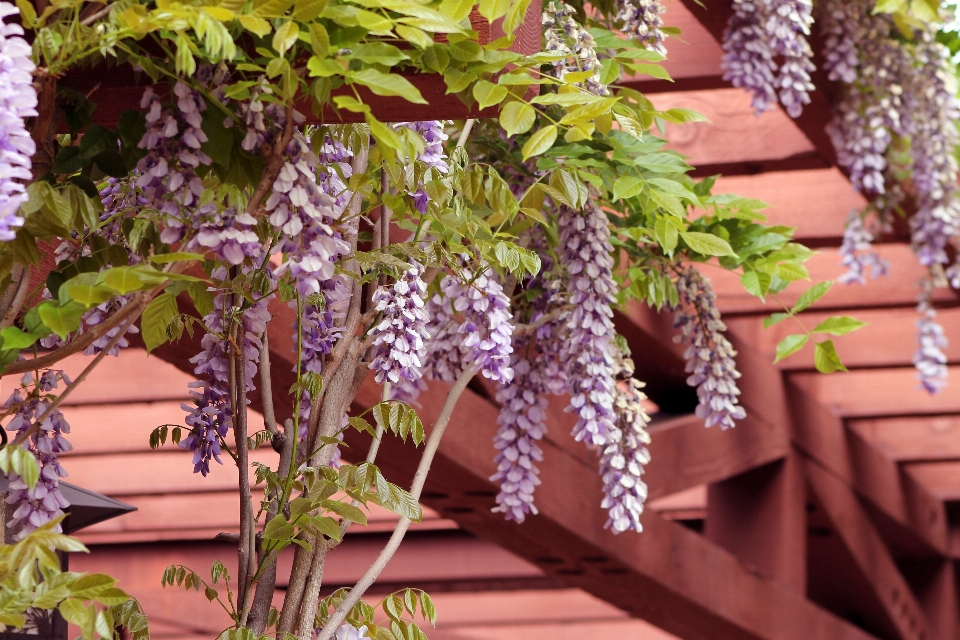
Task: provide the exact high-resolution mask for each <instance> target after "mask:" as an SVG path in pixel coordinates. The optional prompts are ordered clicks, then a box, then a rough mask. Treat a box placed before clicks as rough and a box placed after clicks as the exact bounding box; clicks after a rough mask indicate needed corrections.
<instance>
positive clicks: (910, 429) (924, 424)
mask: <svg viewBox="0 0 960 640" xmlns="http://www.w3.org/2000/svg"><path fill="white" fill-rule="evenodd" d="M847 427H848V428H849V429H851V430H852V431H854V432H856V433H857V434H859V435H860V437H861V438H863V439H864V440H866V441H867V442H869V443H870V446H872V447H875V448H876V449H877V450H879V451H880V452H881V453H882V454H883V455H885V456H886V457H888V458H890V459H891V460H896V461H898V462H918V461H933V460H950V459H952V460H960V416H955V415H952V416H923V417H913V416H912V417H909V418H864V419H856V420H848V421H847Z"/></svg>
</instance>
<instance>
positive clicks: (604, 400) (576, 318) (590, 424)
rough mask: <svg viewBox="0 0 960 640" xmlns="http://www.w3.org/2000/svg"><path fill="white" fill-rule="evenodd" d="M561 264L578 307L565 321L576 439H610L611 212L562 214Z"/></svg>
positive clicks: (565, 357) (613, 285) (572, 301)
mask: <svg viewBox="0 0 960 640" xmlns="http://www.w3.org/2000/svg"><path fill="white" fill-rule="evenodd" d="M559 225H560V247H561V253H560V256H559V258H560V262H561V264H562V266H563V267H564V268H565V269H566V273H567V276H568V280H567V290H568V292H569V303H570V305H571V306H572V310H571V311H570V313H569V315H568V316H566V318H565V320H566V322H565V330H566V331H565V340H564V342H565V345H566V348H565V351H564V355H563V360H564V361H565V362H566V376H567V383H568V385H569V388H570V396H571V397H570V410H572V411H573V412H574V413H576V414H577V424H576V425H575V426H574V428H573V437H574V438H576V439H577V440H578V441H583V442H585V443H587V444H589V445H596V446H598V447H603V446H605V445H607V444H608V443H610V442H611V441H612V438H613V435H612V434H613V433H614V429H615V424H614V414H613V397H614V389H615V387H616V381H615V375H616V374H615V372H614V368H613V351H614V345H613V339H614V335H615V333H616V331H615V329H614V327H613V308H612V306H613V304H614V302H616V291H617V285H616V282H615V281H614V279H613V273H612V268H613V257H612V255H611V254H612V252H613V247H612V246H611V245H610V229H609V227H608V224H607V219H606V215H605V214H604V213H603V211H602V210H600V209H599V208H597V207H594V208H591V209H589V210H587V211H586V212H579V211H573V210H569V209H564V210H563V211H562V212H561V214H560V219H559Z"/></svg>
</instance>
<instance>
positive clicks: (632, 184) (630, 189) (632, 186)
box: [613, 175, 645, 200]
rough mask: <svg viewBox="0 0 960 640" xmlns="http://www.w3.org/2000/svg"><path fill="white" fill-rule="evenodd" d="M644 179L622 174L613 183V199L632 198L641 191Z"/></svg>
mask: <svg viewBox="0 0 960 640" xmlns="http://www.w3.org/2000/svg"><path fill="white" fill-rule="evenodd" d="M644 184H645V181H644V179H643V178H638V177H637V176H631V175H623V176H620V177H619V178H617V181H616V182H614V183H613V199H614V200H621V199H623V198H632V197H633V196H635V195H637V194H638V193H640V192H641V191H643V185H644Z"/></svg>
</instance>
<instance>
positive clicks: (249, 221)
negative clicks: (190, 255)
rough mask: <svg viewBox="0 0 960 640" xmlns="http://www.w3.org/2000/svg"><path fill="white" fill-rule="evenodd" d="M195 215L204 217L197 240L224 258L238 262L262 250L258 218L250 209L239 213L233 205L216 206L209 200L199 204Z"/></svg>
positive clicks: (198, 229) (227, 261) (240, 262)
mask: <svg viewBox="0 0 960 640" xmlns="http://www.w3.org/2000/svg"><path fill="white" fill-rule="evenodd" d="M201 210H204V211H201ZM196 217H197V218H200V219H201V220H203V221H202V222H200V223H199V225H198V227H197V236H196V239H195V242H196V243H197V244H198V245H200V246H201V247H206V248H207V249H210V250H211V251H213V252H214V253H215V254H216V255H217V258H219V259H220V260H222V261H223V262H226V263H228V264H232V265H239V264H242V263H243V261H244V260H246V259H247V258H255V257H257V256H258V255H260V254H262V253H263V247H262V246H261V244H260V238H259V237H258V236H257V232H256V231H254V227H255V226H256V224H257V220H256V218H254V217H253V216H251V215H250V214H249V213H246V212H244V213H240V214H238V213H237V210H236V209H234V208H231V209H227V210H225V211H218V210H217V206H216V205H215V204H213V203H210V204H206V205H203V206H202V207H198V209H197V216H196ZM191 245H192V243H190V245H188V248H189V247H190V246H191Z"/></svg>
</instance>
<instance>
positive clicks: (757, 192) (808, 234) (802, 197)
mask: <svg viewBox="0 0 960 640" xmlns="http://www.w3.org/2000/svg"><path fill="white" fill-rule="evenodd" d="M714 192H715V193H735V194H737V195H740V196H744V197H748V198H756V199H758V200H763V201H764V202H767V203H769V204H770V207H769V208H767V209H764V210H763V213H764V214H766V216H767V221H768V223H769V224H775V225H784V226H787V227H796V229H797V231H796V234H795V237H796V238H800V239H802V240H803V241H805V242H809V241H811V240H814V241H817V243H818V244H820V245H821V246H822V244H823V243H824V242H825V241H831V242H838V240H839V239H840V238H841V237H842V236H843V223H844V220H846V217H847V214H848V213H850V211H852V210H854V209H860V208H862V207H864V206H865V205H866V200H864V198H863V196H861V195H860V194H859V193H857V192H856V191H854V190H853V187H851V186H850V181H849V180H847V178H846V176H844V175H843V174H842V173H840V171H839V170H838V169H836V168H835V167H834V168H830V169H811V170H796V171H790V172H789V173H782V172H775V173H764V174H762V175H756V176H749V175H740V176H729V175H727V174H724V175H723V176H721V177H720V178H719V179H718V180H717V183H716V185H715V187H714ZM813 193H815V194H817V198H816V202H815V203H812V202H811V197H810V196H811V194H813Z"/></svg>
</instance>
